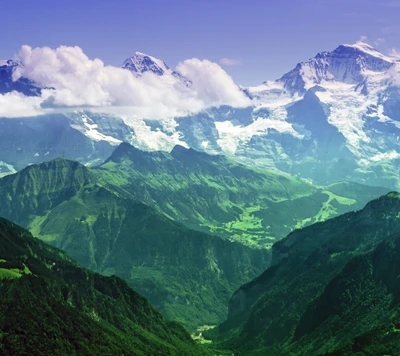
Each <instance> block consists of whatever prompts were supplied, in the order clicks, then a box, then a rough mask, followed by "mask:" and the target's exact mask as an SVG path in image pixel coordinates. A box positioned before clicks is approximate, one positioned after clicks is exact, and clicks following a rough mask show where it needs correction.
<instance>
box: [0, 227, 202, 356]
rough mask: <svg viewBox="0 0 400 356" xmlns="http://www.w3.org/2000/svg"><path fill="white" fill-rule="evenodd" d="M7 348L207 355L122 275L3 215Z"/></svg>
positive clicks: (0, 305) (1, 320)
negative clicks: (84, 262) (87, 262)
mask: <svg viewBox="0 0 400 356" xmlns="http://www.w3.org/2000/svg"><path fill="white" fill-rule="evenodd" d="M0 241H1V243H0V258H1V260H0V291H1V296H2V297H1V301H0V350H1V354H2V355H5V356H6V355H7V356H8V355H40V356H42V355H60V356H61V355H143V356H144V355H171V356H172V355H182V356H183V355H185V356H186V355H193V356H195V355H208V351H207V350H205V349H201V348H200V347H199V346H197V345H196V344H195V343H194V342H193V341H192V340H191V338H190V336H189V334H188V333H187V332H186V331H185V330H184V329H183V327H182V326H180V325H179V324H177V323H174V322H169V321H166V320H165V319H164V318H163V317H162V316H161V314H160V313H159V312H157V311H156V310H155V309H154V308H153V307H152V306H151V305H150V303H149V302H148V301H147V300H146V299H145V298H143V297H142V296H141V295H139V294H138V293H136V292H135V291H133V290H132V289H131V288H129V287H128V285H127V284H126V283H125V282H124V281H122V280H121V279H119V278H117V277H115V276H113V277H104V276H101V275H99V274H97V273H93V272H91V271H89V270H86V269H84V268H81V267H79V266H78V265H77V264H76V263H75V262H73V261H72V260H71V259H70V258H69V257H68V256H67V255H66V254H64V253H63V252H61V251H60V250H58V249H55V248H53V247H50V246H48V245H47V244H45V243H43V242H41V241H39V240H38V239H35V238H33V237H32V235H30V234H29V233H28V232H27V231H26V230H24V229H22V228H20V227H19V226H16V225H14V224H12V223H11V222H9V221H7V220H4V219H0Z"/></svg>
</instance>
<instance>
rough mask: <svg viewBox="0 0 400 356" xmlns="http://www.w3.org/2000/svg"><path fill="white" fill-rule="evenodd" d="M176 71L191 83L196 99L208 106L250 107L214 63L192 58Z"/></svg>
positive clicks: (228, 78)
mask: <svg viewBox="0 0 400 356" xmlns="http://www.w3.org/2000/svg"><path fill="white" fill-rule="evenodd" d="M177 70H178V71H179V72H180V73H181V74H182V75H184V76H185V77H187V78H189V79H190V80H191V81H192V82H193V89H194V90H195V91H196V93H197V98H198V99H199V100H201V101H202V102H205V103H208V104H209V106H220V105H231V106H236V107H243V106H248V105H251V101H250V100H249V99H248V98H247V97H246V96H245V95H244V94H243V92H242V91H241V90H240V89H239V87H238V86H236V84H235V83H234V82H233V80H232V78H231V77H230V76H229V75H228V74H227V73H226V72H225V71H224V70H223V69H222V68H221V67H220V66H219V65H218V64H216V63H213V62H210V61H208V60H200V59H197V58H193V59H188V60H186V61H184V62H181V63H179V64H178V67H177Z"/></svg>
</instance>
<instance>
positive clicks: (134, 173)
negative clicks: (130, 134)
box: [92, 143, 388, 247]
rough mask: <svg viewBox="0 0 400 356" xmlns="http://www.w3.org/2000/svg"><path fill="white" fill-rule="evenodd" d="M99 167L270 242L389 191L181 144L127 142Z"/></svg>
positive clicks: (251, 238) (126, 190) (201, 222)
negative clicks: (149, 146)
mask: <svg viewBox="0 0 400 356" xmlns="http://www.w3.org/2000/svg"><path fill="white" fill-rule="evenodd" d="M92 172H93V173H94V174H96V176H97V177H98V178H99V180H100V181H101V182H102V184H103V185H106V186H107V187H108V188H109V189H111V190H117V191H119V192H120V193H121V194H124V195H126V196H131V197H134V198H135V199H138V200H141V201H144V202H146V204H149V205H151V206H153V207H155V208H157V209H158V210H159V211H162V212H163V213H165V214H166V215H168V216H170V217H171V218H173V219H175V220H176V221H179V222H182V223H184V224H185V225H187V226H188V227H190V228H194V229H197V230H200V231H205V232H212V233H215V234H218V235H220V236H224V237H228V238H230V239H231V240H237V241H240V242H241V243H245V244H248V245H252V246H263V247H270V246H271V245H272V243H273V242H274V241H275V240H279V239H281V238H283V237H285V236H286V235H287V234H288V233H289V232H291V231H292V230H294V229H295V228H300V227H303V226H305V225H310V224H312V223H315V222H318V221H322V220H326V219H327V218H329V217H333V216H336V215H338V214H342V213H345V212H348V211H352V210H357V209H361V208H362V207H363V206H364V205H365V204H366V203H367V202H368V201H370V200H371V199H375V198H377V197H379V196H381V195H383V194H386V193H388V190H387V189H386V188H371V187H366V186H363V185H359V184H354V183H337V184H334V185H331V186H328V187H322V188H319V187H315V186H313V185H311V184H308V183H306V182H304V181H302V180H299V179H296V178H293V177H289V176H285V175H280V174H276V173H272V172H268V171H263V170H259V169H254V168H250V167H246V166H243V165H240V164H238V163H235V162H233V161H231V160H229V159H227V158H226V157H224V156H218V155H217V156H210V155H207V154H205V153H201V152H196V151H194V150H193V149H185V148H183V147H181V146H176V147H175V148H174V149H173V151H172V152H171V153H170V154H169V153H165V152H143V151H140V150H138V149H136V148H134V147H132V146H130V145H129V144H126V143H123V144H121V145H120V146H119V147H118V148H117V149H116V150H115V151H114V153H113V155H112V156H111V157H110V158H109V159H108V160H107V161H106V162H105V163H104V164H102V165H101V166H100V167H98V168H97V169H95V170H93V171H92Z"/></svg>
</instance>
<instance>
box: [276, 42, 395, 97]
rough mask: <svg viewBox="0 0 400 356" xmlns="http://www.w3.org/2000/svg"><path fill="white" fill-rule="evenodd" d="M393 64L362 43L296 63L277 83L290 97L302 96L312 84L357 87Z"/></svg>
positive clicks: (391, 59) (345, 46)
mask: <svg viewBox="0 0 400 356" xmlns="http://www.w3.org/2000/svg"><path fill="white" fill-rule="evenodd" d="M395 63H396V60H395V59H393V58H390V57H387V56H385V55H383V54H382V53H380V52H379V51H377V50H376V49H374V48H373V47H371V46H370V45H368V44H366V43H362V42H357V43H356V44H354V45H341V46H339V47H337V48H336V49H335V50H334V51H332V52H321V53H318V54H317V55H316V56H315V57H314V58H311V59H310V60H308V61H306V62H302V63H299V64H298V65H297V66H296V68H295V69H293V70H292V71H290V72H289V73H287V74H285V75H284V76H283V77H282V78H280V79H279V80H278V82H280V83H281V84H282V85H283V87H284V88H285V89H286V90H288V91H289V92H290V93H291V94H294V93H304V92H305V91H306V90H308V89H309V88H311V87H313V86H314V85H319V84H322V83H324V82H325V83H326V82H340V83H345V84H356V85H358V84H361V83H363V82H364V81H365V80H366V79H368V78H369V77H371V76H374V75H376V74H379V73H383V72H386V71H387V70H389V69H390V68H391V67H393V66H394V65H395Z"/></svg>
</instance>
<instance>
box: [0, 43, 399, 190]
mask: <svg viewBox="0 0 400 356" xmlns="http://www.w3.org/2000/svg"><path fill="white" fill-rule="evenodd" d="M4 63H5V64H4ZM4 63H3V65H2V66H0V72H1V73H3V75H1V76H0V81H1V82H2V84H1V87H2V88H3V89H2V91H3V92H7V91H8V92H10V91H11V90H17V91H21V92H22V93H30V94H35V90H39V89H37V88H36V89H35V87H34V83H31V82H29V81H28V80H25V79H24V78H20V79H19V81H17V82H14V81H13V80H12V70H13V69H12V68H14V67H15V66H16V65H23V64H19V63H17V64H15V62H10V61H9V62H4ZM7 63H8V64H7ZM399 66H400V64H399V61H398V60H397V59H395V58H392V57H388V56H385V55H383V54H381V53H380V52H378V51H377V50H375V49H374V48H372V47H371V46H369V45H367V44H365V43H361V42H358V43H356V44H354V45H341V46H339V47H338V48H336V49H335V50H333V51H331V52H321V53H319V54H317V55H316V56H315V57H314V58H311V59H310V60H308V61H305V62H302V63H299V64H298V65H297V66H296V67H295V68H294V69H293V70H292V71H290V72H288V73H287V74H285V75H283V76H282V77H281V78H280V79H278V80H276V81H267V82H264V83H263V84H262V85H260V86H257V87H247V88H246V87H241V89H242V91H243V92H244V93H246V95H247V96H248V97H249V98H251V99H252V101H251V103H252V106H249V107H247V108H234V107H229V106H220V107H214V108H210V109H207V110H204V111H202V112H199V113H195V114H193V115H189V116H186V117H165V118H164V119H158V120H153V119H150V118H146V117H133V116H132V117H130V116H123V115H122V116H118V115H111V114H100V113H94V112H91V111H90V110H87V109H84V110H85V111H82V110H76V111H74V112H67V113H64V114H59V115H55V116H56V117H52V118H51V120H52V121H55V122H54V123H52V124H49V121H50V117H47V115H45V116H44V117H40V116H39V117H35V118H31V119H29V120H28V119H23V120H18V119H13V120H15V121H14V122H12V123H10V121H9V120H8V119H6V118H3V119H0V124H1V125H2V127H4V128H5V129H4V130H2V132H4V136H5V140H4V141H2V142H4V150H3V147H2V150H1V151H2V152H4V153H1V154H0V161H2V162H3V163H2V173H3V174H6V173H10V172H12V171H13V170H19V169H21V168H23V167H22V166H23V165H26V164H29V163H39V162H42V161H43V160H48V159H52V158H56V157H58V156H59V155H61V154H63V155H64V156H65V157H66V158H69V159H73V160H78V161H80V162H81V163H85V164H96V163H100V162H101V161H102V160H104V159H106V158H107V157H108V156H109V155H110V154H111V152H112V150H113V146H116V145H118V144H119V143H120V142H128V143H131V144H133V145H134V146H135V147H137V148H140V149H144V150H150V151H152V150H163V151H167V152H170V151H171V150H172V149H173V147H174V146H176V145H177V144H179V145H182V146H185V147H191V148H194V149H196V150H198V151H204V152H207V153H210V154H218V153H223V154H225V155H227V156H229V157H231V158H232V159H234V160H237V161H239V162H244V163H246V164H248V165H252V166H256V167H262V168H267V169H269V170H275V171H278V172H286V173H289V174H291V175H294V176H298V177H300V178H304V179H307V180H309V181H311V182H314V183H315V184H319V185H326V184H331V183H334V182H339V181H349V180H350V181H356V182H359V183H364V184H368V185H376V186H385V187H388V188H390V189H397V188H398V180H399V174H398V173H399V154H400V149H399V144H398V140H397V138H398V134H399V132H398V130H399V128H398V121H399V116H398V111H399V110H398V108H399V105H400V104H399V103H400V101H399V98H400V94H399V86H398V83H399ZM123 68H126V69H127V70H130V71H131V72H132V73H133V75H135V76H143V75H146V74H147V73H153V74H155V75H157V76H159V77H160V78H161V77H162V78H163V80H164V81H169V80H170V81H171V85H176V84H177V83H180V85H182V86H185V87H190V86H191V84H190V81H188V80H187V78H185V77H184V76H182V75H181V74H179V73H178V72H177V71H174V70H172V69H170V68H169V67H168V66H167V65H166V64H165V63H164V62H163V61H161V60H159V59H156V58H154V57H151V56H148V55H145V54H142V53H139V52H137V53H136V54H135V55H134V56H133V57H131V58H128V59H127V60H126V61H125V62H124V63H123ZM4 73H5V74H4ZM10 73H11V74H10ZM168 78H170V79H168ZM36 93H37V91H36ZM32 121H33V122H32ZM20 125H28V126H29V127H31V126H34V128H35V133H34V139H35V140H34V142H32V139H28V140H26V141H27V142H26V143H25V141H22V140H18V139H17V141H16V142H10V140H11V139H10V137H13V136H16V135H15V132H16V127H20ZM46 125H49V127H50V129H49V130H48V131H45V130H44V129H43V127H46ZM55 126H57V129H54V131H53V129H52V127H55ZM66 136H68V137H72V139H71V140H69V147H68V149H66V148H65V145H63V144H61V142H62V140H63V139H64V137H66ZM81 145H82V147H83V150H82V151H79V150H77V147H80V146H81ZM90 145H94V146H95V147H96V149H93V148H92V147H91V146H90ZM2 146H3V144H2Z"/></svg>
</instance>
